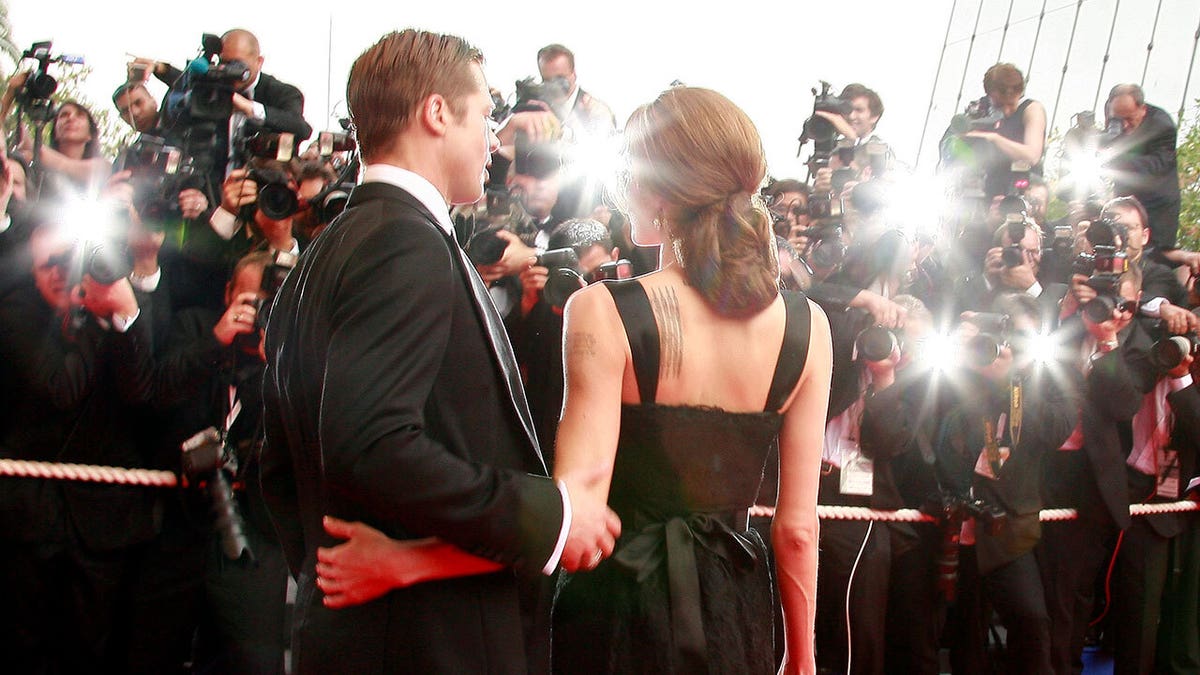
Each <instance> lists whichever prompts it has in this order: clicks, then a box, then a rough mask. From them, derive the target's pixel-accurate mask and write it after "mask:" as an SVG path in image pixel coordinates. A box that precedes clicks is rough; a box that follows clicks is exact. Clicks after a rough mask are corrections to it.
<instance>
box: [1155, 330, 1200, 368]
mask: <svg viewBox="0 0 1200 675" xmlns="http://www.w3.org/2000/svg"><path fill="white" fill-rule="evenodd" d="M1150 355H1151V358H1152V359H1153V360H1154V365H1156V366H1158V368H1159V369H1161V370H1163V371H1164V372H1165V371H1168V370H1174V369H1175V368H1177V367H1178V366H1179V364H1181V363H1183V360H1184V359H1185V358H1187V357H1188V356H1191V357H1192V358H1196V357H1198V356H1200V335H1196V333H1195V332H1191V333H1187V334H1184V335H1171V336H1168V337H1165V338H1163V339H1161V340H1159V341H1158V342H1155V343H1154V347H1153V348H1152V349H1151V350H1150Z"/></svg>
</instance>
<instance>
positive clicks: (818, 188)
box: [812, 167, 833, 195]
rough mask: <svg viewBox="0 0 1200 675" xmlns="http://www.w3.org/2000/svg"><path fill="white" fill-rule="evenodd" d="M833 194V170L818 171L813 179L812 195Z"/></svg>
mask: <svg viewBox="0 0 1200 675" xmlns="http://www.w3.org/2000/svg"><path fill="white" fill-rule="evenodd" d="M831 192H833V169H830V168H829V167H825V168H823V169H817V175H816V176H814V177H813V186H812V193H813V194H814V195H827V194H829V193H831Z"/></svg>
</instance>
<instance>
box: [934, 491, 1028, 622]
mask: <svg viewBox="0 0 1200 675" xmlns="http://www.w3.org/2000/svg"><path fill="white" fill-rule="evenodd" d="M921 511H922V512H924V513H925V514H927V515H930V516H933V517H934V518H936V519H937V520H938V525H939V526H940V528H941V530H942V542H941V546H940V547H939V549H938V554H937V557H936V558H935V564H936V566H937V582H936V583H937V588H938V591H939V593H940V594H941V595H942V597H944V598H946V599H947V600H949V601H953V600H954V598H955V595H956V594H957V590H958V541H959V533H960V532H961V531H962V524H963V521H964V520H966V519H968V518H974V519H975V521H976V523H978V524H979V525H980V526H982V527H983V529H984V530H985V531H986V532H987V533H988V534H990V535H992V536H998V535H999V534H1000V533H1001V532H1003V531H1004V529H1005V528H1007V527H1008V513H1007V512H1005V510H1004V509H1003V508H1001V507H999V506H996V505H995V504H991V503H989V502H987V501H984V500H982V499H974V498H972V497H969V496H965V495H959V494H955V493H953V492H949V491H946V490H942V491H941V492H939V493H938V494H934V495H931V496H930V497H929V498H928V499H926V500H925V503H924V504H923V505H922V506H921Z"/></svg>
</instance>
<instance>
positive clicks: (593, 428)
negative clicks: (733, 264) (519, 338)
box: [554, 284, 629, 570]
mask: <svg viewBox="0 0 1200 675" xmlns="http://www.w3.org/2000/svg"><path fill="white" fill-rule="evenodd" d="M562 351H563V368H564V374H565V386H564V397H563V413H562V421H561V422H560V423H559V425H558V438H557V442H556V444H555V446H554V456H555V461H554V477H555V478H556V479H558V480H561V481H563V482H564V483H566V486H567V492H568V493H569V494H570V495H571V503H572V505H574V504H575V503H576V502H582V503H587V504H606V503H607V502H608V488H609V485H610V484H611V483H612V470H613V463H614V461H615V459H616V456H617V436H618V434H619V433H620V428H621V388H622V384H623V382H624V377H625V367H626V363H627V361H628V359H629V357H628V354H629V347H628V344H627V343H626V341H625V334H624V331H623V330H622V328H621V319H620V317H619V316H618V315H617V309H616V305H615V304H614V303H613V299H612V294H610V293H609V291H608V289H606V288H604V287H603V285H601V284H596V285H593V286H589V287H588V288H585V289H583V290H581V291H579V292H578V293H575V294H574V295H573V296H571V299H570V300H569V301H568V302H567V305H566V308H565V309H564V312H563V350H562ZM614 534H615V535H619V534H620V528H619V527H618V528H617V531H616V532H615V533H614ZM601 553H602V556H603V557H608V556H610V555H612V549H611V548H609V549H608V550H602V551H601ZM595 555H596V551H595V550H594V549H593V550H583V549H582V548H578V549H577V548H576V547H573V546H572V545H571V542H570V541H568V545H567V547H566V548H565V549H564V550H563V555H562V566H563V567H564V568H566V569H567V570H574V569H591V568H593V567H595V566H596V565H597V564H598V563H599V562H600V560H599V559H598V558H596V557H595Z"/></svg>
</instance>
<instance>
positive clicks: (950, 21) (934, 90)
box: [914, 0, 1200, 167]
mask: <svg viewBox="0 0 1200 675" xmlns="http://www.w3.org/2000/svg"><path fill="white" fill-rule="evenodd" d="M957 8H958V0H954V4H952V5H950V18H949V19H948V20H947V21H946V37H944V38H942V54H941V56H939V57H938V64H937V72H935V73H934V74H933V88H932V89H930V90H929V107H927V108H925V123H924V124H923V125H922V126H921V141H920V143H918V144H917V161H916V162H914V166H915V167H920V166H921V150H922V149H923V148H924V147H925V132H926V131H928V130H929V117H930V116H931V115H932V114H933V98H934V95H935V94H937V84H938V80H940V79H941V77H942V61H943V60H944V59H945V58H946V43H947V41H948V40H949V39H950V26H951V25H953V23H954V11H955V10H956V9H957ZM1197 35H1200V33H1197Z"/></svg>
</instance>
